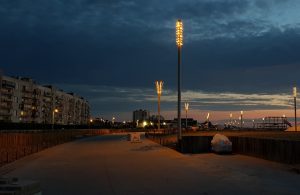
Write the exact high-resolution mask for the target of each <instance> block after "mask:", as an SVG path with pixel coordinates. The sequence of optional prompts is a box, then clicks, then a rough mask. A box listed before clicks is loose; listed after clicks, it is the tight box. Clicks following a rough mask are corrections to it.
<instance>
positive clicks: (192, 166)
mask: <svg viewBox="0 0 300 195" xmlns="http://www.w3.org/2000/svg"><path fill="white" fill-rule="evenodd" d="M290 168H291V167H290V166H287V165H284V164H279V163H275V162H270V161H266V160H262V159H258V158H253V157H248V156H243V155H216V154H196V155H184V154H180V153H178V152H176V151H174V150H172V149H169V148H166V147H162V146H160V145H158V144H156V143H154V142H152V141H150V140H147V139H144V140H143V142H142V143H130V142H128V141H126V136H125V135H122V134H118V135H105V136H97V137H89V138H85V139H81V140H77V141H74V142H70V143H66V144H62V145H59V146H55V147H53V148H49V149H47V150H44V151H42V152H39V153H36V154H33V155H30V156H27V157H25V158H23V159H20V160H18V161H15V162H14V163H11V164H9V165H6V166H4V167H1V168H0V173H1V174H2V175H4V176H5V177H13V176H14V177H18V178H20V179H24V180H35V181H39V182H41V186H42V192H43V194H44V195H47V194H50V195H52V194H55V195H56V194H72V195H75V194H84V195H86V194H151V195H153V194H299V193H300V175H299V174H297V173H295V172H293V171H291V170H290Z"/></svg>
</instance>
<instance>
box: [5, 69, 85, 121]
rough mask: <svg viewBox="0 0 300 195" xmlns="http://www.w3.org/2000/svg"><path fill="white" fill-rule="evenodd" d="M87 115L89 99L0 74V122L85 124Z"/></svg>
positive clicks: (25, 79) (30, 80)
mask: <svg viewBox="0 0 300 195" xmlns="http://www.w3.org/2000/svg"><path fill="white" fill-rule="evenodd" d="M89 118H90V112H89V104H88V101H87V100H85V99H84V98H82V97H79V96H76V95H74V94H72V93H66V92H64V91H62V90H59V89H56V88H55V87H53V86H41V85H38V84H36V83H35V82H34V81H33V80H32V79H30V78H21V77H8V76H3V75H0V121H5V122H14V123H19V122H22V123H41V124H61V125H84V124H87V123H88V120H89Z"/></svg>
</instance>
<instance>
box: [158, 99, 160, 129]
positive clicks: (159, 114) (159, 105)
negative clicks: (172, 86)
mask: <svg viewBox="0 0 300 195" xmlns="http://www.w3.org/2000/svg"><path fill="white" fill-rule="evenodd" d="M158 130H160V94H158Z"/></svg>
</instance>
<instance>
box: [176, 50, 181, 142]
mask: <svg viewBox="0 0 300 195" xmlns="http://www.w3.org/2000/svg"><path fill="white" fill-rule="evenodd" d="M180 63H181V47H180V46H178V70H177V74H178V75H177V80H178V83H177V88H178V102H177V120H178V121H177V126H178V143H179V144H181V138H182V135H181V75H180V71H181V70H180Z"/></svg>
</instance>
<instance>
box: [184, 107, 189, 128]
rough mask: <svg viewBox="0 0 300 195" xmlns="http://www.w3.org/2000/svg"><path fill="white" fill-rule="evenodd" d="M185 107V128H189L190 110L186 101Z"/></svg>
mask: <svg viewBox="0 0 300 195" xmlns="http://www.w3.org/2000/svg"><path fill="white" fill-rule="evenodd" d="M184 109H185V128H187V126H188V123H187V113H188V110H189V103H188V102H186V103H184Z"/></svg>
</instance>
